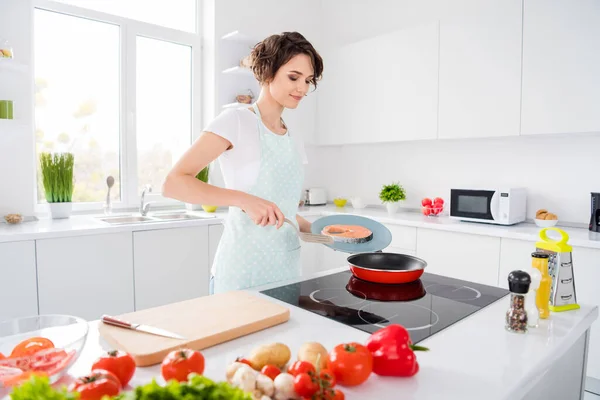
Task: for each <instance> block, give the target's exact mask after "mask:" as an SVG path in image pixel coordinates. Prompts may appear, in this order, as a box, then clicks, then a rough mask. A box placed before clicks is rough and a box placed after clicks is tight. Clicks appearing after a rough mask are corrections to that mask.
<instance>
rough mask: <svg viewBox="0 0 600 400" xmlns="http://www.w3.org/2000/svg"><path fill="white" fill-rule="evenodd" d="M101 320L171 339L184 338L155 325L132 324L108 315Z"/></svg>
mask: <svg viewBox="0 0 600 400" xmlns="http://www.w3.org/2000/svg"><path fill="white" fill-rule="evenodd" d="M101 321H102V322H104V323H105V324H108V325H113V326H118V327H120V328H126V329H131V330H134V331H140V332H146V333H149V334H152V335H158V336H164V337H169V338H173V339H181V340H184V339H186V338H185V337H183V336H181V335H179V334H177V333H175V332H171V331H168V330H166V329H162V328H157V327H155V326H150V325H144V324H134V323H131V322H129V321H124V320H122V319H119V318H115V317H112V316H110V315H103V316H102V318H101Z"/></svg>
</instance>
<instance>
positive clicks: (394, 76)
mask: <svg viewBox="0 0 600 400" xmlns="http://www.w3.org/2000/svg"><path fill="white" fill-rule="evenodd" d="M438 30H439V25H438V23H437V22H433V23H429V24H424V25H419V26H414V27H407V28H405V29H402V30H399V31H395V32H391V33H388V34H385V35H382V36H377V37H374V38H369V39H365V40H362V41H360V42H356V43H352V44H350V45H346V46H344V47H341V48H338V49H337V50H335V51H333V52H331V54H327V55H326V56H325V57H326V71H327V73H326V74H327V76H326V78H325V77H324V79H323V81H322V82H321V83H319V99H318V116H317V132H316V134H317V142H318V143H319V144H323V145H334V144H347V143H374V142H392V141H402V140H418V139H434V138H435V137H436V133H437V73H438V40H439V31H438Z"/></svg>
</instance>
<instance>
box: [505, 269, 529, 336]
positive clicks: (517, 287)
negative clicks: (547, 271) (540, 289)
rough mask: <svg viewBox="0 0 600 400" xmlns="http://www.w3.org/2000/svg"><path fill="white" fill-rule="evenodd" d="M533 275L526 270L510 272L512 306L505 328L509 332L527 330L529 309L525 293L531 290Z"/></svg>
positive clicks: (509, 309)
mask: <svg viewBox="0 0 600 400" xmlns="http://www.w3.org/2000/svg"><path fill="white" fill-rule="evenodd" d="M530 285H531V276H530V275H529V274H528V273H527V272H525V271H512V272H511V273H510V274H508V289H509V290H510V307H509V308H508V311H506V320H505V323H506V325H505V328H506V330H507V331H509V332H515V333H526V332H527V310H525V295H526V294H527V292H529V286H530Z"/></svg>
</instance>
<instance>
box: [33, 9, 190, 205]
mask: <svg viewBox="0 0 600 400" xmlns="http://www.w3.org/2000/svg"><path fill="white" fill-rule="evenodd" d="M175 3H176V6H174V5H173V4H171V3H170V2H165V1H157V0H151V1H148V0H144V1H140V0H119V1H116V0H102V1H96V0H60V1H48V0H36V1H34V7H35V8H34V78H35V129H36V160H39V155H40V153H41V152H43V151H53V152H59V151H70V152H72V153H73V154H74V156H75V169H74V179H75V185H74V187H75V189H74V193H73V202H75V203H76V204H74V210H80V211H85V210H99V209H101V208H102V206H103V203H104V201H105V198H106V192H107V186H106V178H107V177H108V176H113V177H114V178H115V184H114V186H113V188H112V189H111V198H112V203H113V207H114V208H116V209H119V208H121V209H123V208H130V207H135V206H137V205H138V204H139V199H140V194H141V191H142V189H143V188H144V187H145V186H146V185H147V184H149V185H151V186H152V193H151V194H149V195H146V199H147V200H150V201H157V202H159V203H163V204H169V203H173V201H169V200H168V199H165V198H163V197H162V196H161V194H160V189H161V185H162V182H163V180H164V178H165V177H166V174H167V173H168V171H169V170H170V168H171V167H172V166H173V164H174V163H175V162H176V161H177V159H178V158H179V157H180V156H181V155H182V154H183V152H185V151H186V150H187V148H188V147H189V146H190V144H191V142H192V137H193V136H192V133H193V132H194V127H195V126H199V123H200V122H199V121H198V120H197V118H195V116H197V115H200V112H199V110H200V104H198V103H199V102H198V101H193V100H195V99H198V98H199V93H200V84H199V79H197V78H196V77H199V76H200V70H199V67H198V66H199V64H200V63H199V61H200V54H199V53H200V49H201V48H200V36H199V35H198V34H197V33H196V31H197V27H196V21H197V15H198V12H197V1H196V0H178V1H177V2H175ZM133 18H136V19H133ZM38 164H39V163H38ZM37 198H38V203H43V202H45V199H44V191H43V186H42V184H41V174H40V172H39V165H38V173H37Z"/></svg>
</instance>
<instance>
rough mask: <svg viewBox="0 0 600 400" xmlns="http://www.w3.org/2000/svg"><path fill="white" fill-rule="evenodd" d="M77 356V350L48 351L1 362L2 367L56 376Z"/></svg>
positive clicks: (10, 358)
mask: <svg viewBox="0 0 600 400" xmlns="http://www.w3.org/2000/svg"><path fill="white" fill-rule="evenodd" d="M74 356H75V350H71V351H69V352H66V351H65V350H63V349H46V350H41V351H38V352H37V353H35V354H31V355H28V356H23V357H9V358H5V359H3V360H0V367H12V368H19V369H21V370H23V371H37V372H45V373H46V374H47V375H50V376H51V375H54V374H56V373H57V372H59V371H61V370H62V369H64V368H65V367H66V366H67V365H68V364H69V362H71V360H72V359H73V357H74Z"/></svg>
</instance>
